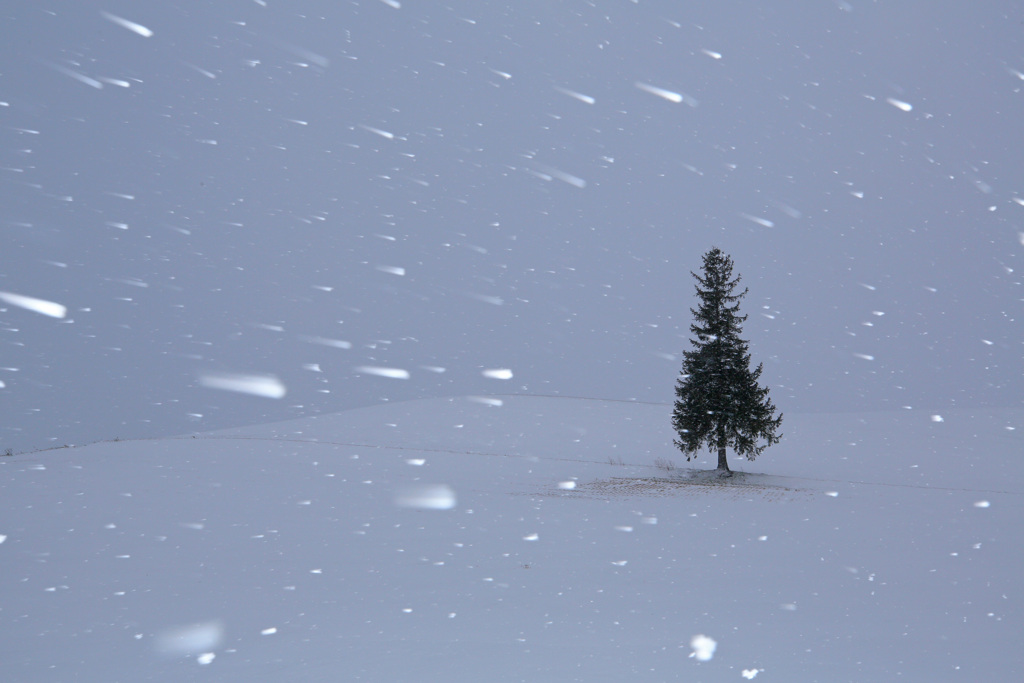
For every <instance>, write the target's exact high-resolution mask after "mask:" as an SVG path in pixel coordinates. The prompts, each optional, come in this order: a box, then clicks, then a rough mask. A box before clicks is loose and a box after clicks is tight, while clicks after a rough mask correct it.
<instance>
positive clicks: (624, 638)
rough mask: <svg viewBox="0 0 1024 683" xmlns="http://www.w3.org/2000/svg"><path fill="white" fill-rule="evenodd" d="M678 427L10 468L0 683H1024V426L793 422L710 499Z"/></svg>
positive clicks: (37, 460)
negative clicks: (1022, 640)
mask: <svg viewBox="0 0 1024 683" xmlns="http://www.w3.org/2000/svg"><path fill="white" fill-rule="evenodd" d="M499 402H500V405H498V403H499ZM668 414H669V407H668V406H665V405H653V404H638V403H625V402H602V401H590V400H578V399H564V398H562V399H555V398H543V397H511V396H505V397H492V398H489V399H470V398H456V399H430V400H424V401H416V402H409V403H401V404H392V405H384V406H379V407H374V408H367V409H361V410H355V411H349V412H344V413H339V414H335V415H326V416H320V417H317V418H307V419H302V420H296V421H292V422H285V423H279V424H272V425H266V426H263V427H250V428H244V429H237V430H231V431H225V432H216V433H209V434H202V435H197V436H195V437H183V438H177V439H162V440H156V441H124V442H114V443H101V444H95V445H91V446H86V447H80V448H74V449H62V450H55V451H48V452H39V453H34V454H23V455H17V456H14V457H11V458H0V539H2V540H3V542H2V543H0V567H2V571H0V667H2V669H0V670H2V674H0V675H2V678H3V680H5V681H68V680H82V681H141V680H151V681H181V680H211V681H253V680H268V681H272V680H292V681H298V680H302V681H336V680H363V681H394V680H434V681H440V680H459V681H484V680H486V681H573V680H577V681H626V680H631V681H667V680H694V681H698V680H699V681H742V680H745V679H749V678H753V677H756V678H757V680H759V681H760V680H766V681H869V680H896V679H897V678H900V679H902V680H910V681H920V680H937V681H938V680H942V681H946V680H963V681H977V680H1013V679H1015V678H1016V677H1017V676H1019V672H1020V670H1021V667H1022V665H1024V656H1022V655H1021V654H1020V649H1019V637H1020V634H1021V633H1022V632H1024V616H1022V607H1024V604H1022V596H1021V590H1020V589H1021V581H1020V569H1019V568H1020V566H1021V565H1022V562H1024V549H1022V548H1021V543H1020V533H1019V520H1020V519H1021V515H1022V512H1024V501H1022V495H1021V494H1022V492H1024V464H1022V463H1021V459H1020V453H1021V452H1024V449H1022V448H1021V446H1022V438H1021V434H1022V433H1024V432H1022V430H1024V414H1022V413H1020V412H1016V413H999V414H996V413H988V414H978V415H971V414H966V413H964V414H952V413H950V414H944V415H942V416H932V415H930V414H923V413H920V412H918V411H911V410H908V411H905V412H895V413H879V414H871V415H813V416H812V415H791V416H787V418H786V422H785V424H784V431H785V433H786V436H785V438H784V440H783V442H782V443H781V444H780V445H779V446H777V447H775V448H773V449H770V450H769V451H767V452H766V454H765V456H764V457H763V458H762V459H761V460H759V461H757V462H755V463H742V465H743V467H740V465H741V463H739V462H734V463H733V464H734V465H735V466H736V468H737V469H744V470H747V471H746V472H745V473H741V474H738V475H737V476H736V477H735V478H734V479H733V480H732V481H730V482H728V483H724V484H723V483H715V482H705V481H702V480H701V479H700V478H693V472H692V471H691V470H688V469H683V467H682V466H687V464H686V463H685V461H683V460H682V459H681V458H679V457H678V453H677V452H675V451H674V448H673V447H672V445H671V433H670V431H669V428H668V423H669V420H668ZM940 420H941V421H940ZM659 458H667V459H674V460H675V461H676V462H677V464H678V465H680V468H679V469H677V470H675V471H666V470H665V469H659V468H657V467H654V466H653V464H654V461H655V460H656V459H659ZM620 462H621V463H623V464H617V463H620ZM612 463H615V464H612ZM700 466H702V467H707V466H709V465H708V464H707V463H700ZM567 482H572V484H571V485H570V484H568V483H567ZM570 486H572V488H569V487H570ZM699 634H705V635H707V636H709V637H710V638H712V639H714V640H715V641H716V642H717V649H716V650H715V651H714V653H713V658H711V659H710V660H708V661H698V659H697V658H694V657H690V655H691V654H692V652H693V650H692V649H691V639H692V638H693V637H694V636H696V635H699Z"/></svg>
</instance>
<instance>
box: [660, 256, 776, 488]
mask: <svg viewBox="0 0 1024 683" xmlns="http://www.w3.org/2000/svg"><path fill="white" fill-rule="evenodd" d="M732 266H733V263H732V259H731V258H729V257H728V256H727V255H725V254H724V253H722V251H721V250H720V249H718V248H717V247H714V248H712V249H711V251H709V252H708V253H706V254H704V272H703V276H701V275H697V274H696V273H694V272H692V271H691V273H690V274H691V275H693V277H694V278H695V279H696V280H697V285H696V287H697V297H698V298H699V299H700V305H699V306H698V308H697V309H696V310H694V309H692V308H691V309H690V313H692V314H693V317H694V322H693V324H692V325H690V332H691V333H692V334H694V335H695V336H696V339H691V340H690V343H691V344H692V345H693V349H692V350H690V351H684V352H683V369H682V372H681V373H680V375H679V379H678V380H677V381H676V402H675V408H674V410H673V411H672V427H673V428H674V429H675V430H676V432H677V433H678V434H679V438H678V439H675V440H674V443H675V445H676V446H677V447H678V448H679V450H681V451H682V452H683V453H684V454H685V455H686V459H687V460H690V458H693V457H696V455H697V452H698V451H699V450H700V449H701V448H702V447H703V446H705V445H706V446H707V448H708V450H710V451H711V452H712V453H714V452H716V451H717V452H718V469H719V470H720V471H722V472H723V473H728V472H729V471H730V470H729V464H728V462H727V461H726V457H725V449H726V448H727V447H730V446H731V447H732V449H733V450H734V451H735V452H736V453H737V454H738V455H742V456H745V457H746V458H747V459H748V460H753V459H754V458H756V457H757V456H758V455H760V454H761V452H762V451H763V450H764V449H765V448H767V447H768V446H771V445H773V444H776V443H778V442H779V439H780V438H781V436H782V435H781V434H779V435H776V430H777V429H778V428H779V425H781V424H782V415H781V414H780V415H779V416H778V417H775V406H774V405H773V404H772V401H771V399H770V398H768V388H767V387H760V386H758V384H757V381H758V379H759V378H760V377H761V370H762V366H763V364H761V365H758V366H757V369H756V370H753V371H751V369H750V353H749V352H748V347H747V342H746V341H745V340H743V339H740V334H741V333H742V329H741V325H742V323H743V322H744V321H745V320H746V319H747V316H745V315H740V313H739V308H740V303H739V302H740V299H742V298H743V297H744V296H745V295H746V294H747V289H746V288H744V290H743V291H742V292H739V293H734V292H735V291H736V287H737V286H738V285H739V282H740V276H739V275H737V276H736V278H735V279H733V278H732ZM760 440H763V441H764V443H762V444H760V445H759V443H758V442H759V441H760Z"/></svg>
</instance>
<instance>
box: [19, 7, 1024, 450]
mask: <svg viewBox="0 0 1024 683" xmlns="http://www.w3.org/2000/svg"><path fill="white" fill-rule="evenodd" d="M0 22H2V23H0V25H2V26H3V35H4V40H3V41H2V42H0V207H2V211H0V293H2V294H0V382H2V387H0V415H2V420H0V447H3V448H8V447H12V448H14V449H15V450H21V449H28V448H40V447H49V446H54V445H60V444H64V443H82V442H86V441H90V440H96V439H104V438H114V437H121V438H127V437H137V436H159V435H167V434H175V433H183V432H189V431H196V430H206V429H213V428H218V427H224V426H228V425H234V424H245V423H256V422H266V421H270V420H279V419H287V418H290V417H295V416H300V415H308V414H314V413H319V412H331V411H338V410H343V409H345V408H350V407H354V406H360V405H370V404H374V403H377V402H380V401H383V400H390V401H395V400H404V399H409V398H415V397H422V396H438V395H460V394H487V393H495V392H507V393H517V392H522V393H542V394H565V395H581V396H593V397H605V398H620V399H636V400H641V401H656V402H668V401H671V400H672V388H673V384H674V382H675V378H676V375H677V373H678V371H679V367H680V352H681V351H682V350H683V349H684V348H687V346H688V342H687V336H688V327H689V324H690V313H689V308H690V307H691V306H692V305H694V297H693V281H692V278H691V277H690V274H689V273H690V271H691V270H696V269H698V268H699V267H700V264H701V255H702V254H703V252H705V251H706V250H707V249H708V248H709V247H711V246H712V245H716V246H719V247H721V248H722V249H723V250H725V251H726V252H727V253H729V254H730V255H731V256H732V257H733V259H734V260H735V263H736V269H737V271H738V272H739V273H741V274H742V275H743V278H744V284H745V285H746V286H748V287H749V288H750V292H749V294H748V296H747V298H746V299H745V300H744V304H743V306H744V308H743V310H744V312H746V313H747V314H749V316H750V317H749V319H748V321H747V323H746V327H745V329H744V332H745V333H746V336H747V337H748V338H749V339H750V340H751V352H752V354H753V357H754V362H755V363H756V362H761V361H763V362H764V364H765V370H764V375H763V376H762V380H763V381H764V382H765V383H766V384H768V385H769V386H771V387H772V397H773V399H774V401H775V403H776V404H777V405H778V407H779V408H780V409H781V410H782V411H783V412H790V413H792V412H805V411H822V410H827V411H849V410H892V409H899V408H900V407H901V406H913V407H915V408H916V407H921V408H925V407H929V408H943V407H951V406H976V405H994V406H1002V405H1014V406H1020V405H1021V397H1022V389H1024V382H1022V370H1024V363H1022V351H1024V347H1022V342H1024V326H1022V325H1021V320H1020V318H1021V305H1022V304H1021V302H1022V300H1024V293H1022V288H1021V285H1020V282H1021V275H1020V272H1021V268H1022V267H1024V263H1022V262H1021V261H1022V259H1021V252H1022V251H1024V246H1022V242H1024V172H1022V166H1021V162H1020V151H1021V149H1022V142H1024V139H1022V138H1024V133H1022V131H1024V129H1022V127H1021V123H1020V122H1021V121H1024V92H1022V89H1024V49H1022V45H1024V35H1022V33H1024V13H1022V11H1021V8H1020V6H1019V5H1018V4H1017V3H1014V2H999V1H986V2H972V3H953V2H949V3H934V2H925V1H924V0H920V1H917V2H911V1H908V2H900V3H878V2H868V1H867V0H850V1H849V2H845V1H842V0H840V1H838V2H837V1H834V0H820V1H817V2H775V3H755V2H740V1H736V2H695V3H679V2H678V1H675V0H673V1H665V2H655V1H647V0H637V1H635V2H629V1H627V0H609V1H600V0H597V1H594V2H577V1H571V0H566V1H564V2H551V1H550V0H535V1H534V0H519V1H517V2H507V3H503V2H481V1H479V0H477V1H473V2H468V1H463V2H457V1H456V2H447V3H443V4H442V3H437V2H427V1H424V0H419V1H417V0H402V2H401V3H399V2H397V0H386V1H382V0H361V1H359V2H337V1H335V0H322V1H315V0H305V1H304V0H289V1H287V2H285V1H283V0H233V1H231V2H217V3H207V2H161V3H136V2H126V1H121V2H109V3H103V4H95V3H92V2H88V1H84V2H74V3H46V2H39V1H37V0H14V2H6V3H4V6H3V8H2V9H0ZM24 297H30V298H28V299H26V298H24ZM41 302H50V303H41ZM53 304H57V306H54V305H53ZM61 307H64V308H63V309H62V308H61ZM382 368H383V369H385V370H381V369H382ZM499 370H500V371H511V372H493V371H499ZM236 374H242V375H256V376H259V377H261V378H262V379H261V380H260V381H258V382H257V381H251V380H239V379H238V378H237V377H234V375H236ZM232 382H234V383H232ZM237 389H244V390H247V391H248V393H246V392H240V391H237ZM252 392H256V393H257V394H262V395H254V394H253V393H252ZM282 394H283V395H282ZM665 427H666V433H667V434H668V433H669V431H670V425H669V424H668V422H667V421H666V425H665Z"/></svg>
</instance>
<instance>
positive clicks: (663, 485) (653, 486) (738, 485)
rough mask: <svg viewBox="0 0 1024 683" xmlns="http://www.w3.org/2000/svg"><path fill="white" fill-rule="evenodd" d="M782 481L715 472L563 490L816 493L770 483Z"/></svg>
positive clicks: (756, 496)
mask: <svg viewBox="0 0 1024 683" xmlns="http://www.w3.org/2000/svg"><path fill="white" fill-rule="evenodd" d="M773 479H776V480H779V479H783V478H781V477H772V476H769V475H764V474H749V473H744V472H734V473H733V474H732V476H728V477H722V476H721V475H720V473H718V472H717V471H715V470H694V471H692V472H686V473H681V474H679V475H678V476H667V477H610V478H607V479H595V480H593V481H588V482H577V484H576V487H575V488H574V489H572V490H570V491H564V493H565V494H566V495H567V496H570V497H571V496H578V497H581V498H634V497H668V498H671V497H688V498H689V497H705V496H708V497H712V496H713V497H719V498H728V499H730V500H746V499H750V500H777V501H787V500H807V499H810V498H812V497H813V496H814V494H815V493H816V492H815V491H814V490H812V489H806V488H798V487H795V486H787V485H784V484H782V483H780V482H772V481H771V480H773Z"/></svg>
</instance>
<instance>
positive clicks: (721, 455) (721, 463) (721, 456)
mask: <svg viewBox="0 0 1024 683" xmlns="http://www.w3.org/2000/svg"><path fill="white" fill-rule="evenodd" d="M718 469H719V470H721V471H723V472H731V471H732V470H730V469H729V463H728V462H726V460H725V446H719V447H718Z"/></svg>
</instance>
